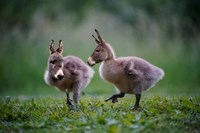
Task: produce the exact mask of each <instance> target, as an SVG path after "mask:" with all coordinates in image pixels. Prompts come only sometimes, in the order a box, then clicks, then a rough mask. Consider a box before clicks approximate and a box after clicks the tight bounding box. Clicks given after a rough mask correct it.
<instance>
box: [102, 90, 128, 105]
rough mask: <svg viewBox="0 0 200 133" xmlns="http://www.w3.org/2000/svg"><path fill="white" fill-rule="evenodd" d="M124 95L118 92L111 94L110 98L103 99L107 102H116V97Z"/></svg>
mask: <svg viewBox="0 0 200 133" xmlns="http://www.w3.org/2000/svg"><path fill="white" fill-rule="evenodd" d="M124 96H125V93H123V92H121V93H119V94H115V95H112V96H111V97H110V98H108V99H106V100H105V101H106V102H108V101H109V100H112V103H116V102H118V100H117V98H122V97H124Z"/></svg>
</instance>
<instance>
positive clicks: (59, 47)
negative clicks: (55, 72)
mask: <svg viewBox="0 0 200 133" xmlns="http://www.w3.org/2000/svg"><path fill="white" fill-rule="evenodd" d="M56 51H57V52H58V53H60V54H62V52H63V43H62V40H59V44H58V49H57V50H56Z"/></svg>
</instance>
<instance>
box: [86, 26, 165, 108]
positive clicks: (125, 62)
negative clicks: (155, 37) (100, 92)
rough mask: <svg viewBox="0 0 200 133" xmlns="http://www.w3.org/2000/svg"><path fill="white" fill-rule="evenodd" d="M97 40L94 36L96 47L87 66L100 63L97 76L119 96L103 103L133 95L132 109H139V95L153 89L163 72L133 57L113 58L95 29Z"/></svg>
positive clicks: (113, 101)
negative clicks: (109, 84) (116, 90)
mask: <svg viewBox="0 0 200 133" xmlns="http://www.w3.org/2000/svg"><path fill="white" fill-rule="evenodd" d="M95 32H96V34H97V38H98V39H97V38H95V36H94V35H92V36H93V38H94V39H95V41H96V43H97V46H96V48H95V49H94V51H93V53H92V55H91V56H90V57H89V58H88V64H89V65H90V66H94V65H95V64H97V63H100V62H102V63H101V65H100V67H99V74H100V76H101V78H102V79H103V80H105V81H107V82H109V83H111V84H113V85H114V86H115V87H116V88H117V89H118V90H119V92H120V93H119V94H115V95H113V96H111V97H110V98H108V99H106V100H105V101H109V100H112V103H115V102H117V101H118V100H117V98H122V97H124V96H125V94H135V97H136V102H135V105H134V109H137V108H139V107H140V105H139V102H140V97H141V93H142V92H143V91H145V90H147V89H149V88H151V87H153V86H154V85H155V84H156V83H157V82H158V81H159V80H161V79H162V78H163V76H164V71H163V70H162V69H161V68H158V67H156V66H154V65H152V64H151V63H149V62H148V61H146V60H144V59H142V58H139V57H134V56H127V57H120V58H116V57H115V52H114V50H113V48H112V47H111V45H110V44H108V43H106V42H105V41H104V40H103V39H102V38H101V36H100V34H99V32H98V30H97V29H95Z"/></svg>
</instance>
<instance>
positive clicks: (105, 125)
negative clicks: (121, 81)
mask: <svg viewBox="0 0 200 133" xmlns="http://www.w3.org/2000/svg"><path fill="white" fill-rule="evenodd" d="M105 98H106V96H102V97H100V96H95V97H92V96H89V95H85V96H81V98H80V101H79V105H78V111H77V112H70V111H69V109H68V107H67V106H66V105H65V99H64V97H63V98H57V97H1V99H0V132H101V133H103V132H111V133H117V132H118V133H119V132H131V131H133V132H199V131H200V126H199V123H200V105H199V103H200V97H199V96H196V97H195V96H192V97H188V96H167V97H164V96H162V97H159V96H146V95H144V96H143V97H142V99H141V106H142V107H143V109H142V110H141V111H130V108H131V107H132V106H133V103H134V98H133V96H130V95H128V96H126V97H124V98H123V99H120V100H119V102H118V103H116V104H112V103H110V102H108V103H106V102H104V99H105Z"/></svg>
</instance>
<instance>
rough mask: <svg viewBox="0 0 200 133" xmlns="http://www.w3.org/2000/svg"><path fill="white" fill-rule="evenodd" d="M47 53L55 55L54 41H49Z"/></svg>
mask: <svg viewBox="0 0 200 133" xmlns="http://www.w3.org/2000/svg"><path fill="white" fill-rule="evenodd" d="M49 53H50V54H53V53H55V50H54V40H51V42H50V45H49Z"/></svg>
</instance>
